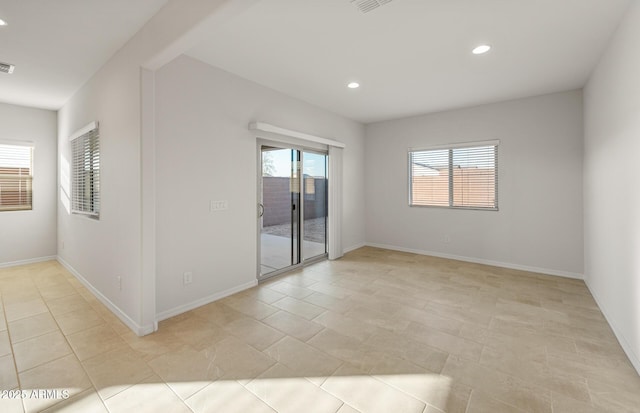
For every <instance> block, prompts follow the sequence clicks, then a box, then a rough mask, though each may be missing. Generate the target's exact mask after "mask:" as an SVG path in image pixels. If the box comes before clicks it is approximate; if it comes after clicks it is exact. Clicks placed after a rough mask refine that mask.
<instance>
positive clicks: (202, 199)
mask: <svg viewBox="0 0 640 413" xmlns="http://www.w3.org/2000/svg"><path fill="white" fill-rule="evenodd" d="M256 120H260V121H264V122H268V123H271V124H274V125H278V126H281V127H285V128H288V129H291V130H298V131H303V132H305V133H310V134H314V135H317V136H322V137H328V138H333V139H336V140H339V141H341V142H344V143H345V144H346V148H345V150H344V199H343V246H344V247H345V248H346V249H349V248H351V247H355V246H358V245H362V243H363V242H364V215H363V208H364V204H363V199H364V127H363V126H362V125H361V124H359V123H357V122H354V121H351V120H347V119H345V118H342V117H340V116H337V115H334V114H331V113H328V112H326V111H324V110H322V109H318V108H316V107H314V106H311V105H309V104H306V103H304V102H301V101H298V100H295V99H293V98H290V97H287V96H285V95H282V94H280V93H278V92H275V91H273V90H270V89H267V88H265V87H262V86H259V85H257V84H255V83H252V82H249V81H247V80H244V79H242V78H239V77H237V76H235V75H232V74H229V73H227V72H224V71H222V70H220V69H217V68H214V67H212V66H210V65H207V64H205V63H202V62H200V61H198V60H195V59H192V58H190V57H186V56H181V57H179V58H178V59H176V60H175V61H173V62H171V63H169V64H168V65H167V66H165V67H163V68H162V69H160V70H159V71H158V72H157V73H156V153H157V156H156V170H157V176H156V177H157V183H156V185H157V197H156V200H157V202H156V211H157V226H156V229H157V280H156V283H157V308H158V313H159V314H160V318H164V317H166V316H167V315H170V314H175V313H177V312H180V311H182V310H185V309H188V308H190V307H192V306H193V305H194V303H204V302H206V301H208V300H211V299H213V298H215V297H218V296H220V295H221V294H225V293H226V292H229V291H234V290H236V289H239V288H245V287H246V286H248V285H251V284H252V283H255V281H256V268H257V262H256V261H257V254H256V250H257V240H256V237H257V236H256V234H257V217H256V213H257V209H256V206H257V162H256V159H257V158H256V150H257V149H256V138H255V136H254V134H253V133H252V132H251V131H249V130H248V124H249V122H252V121H256ZM216 200H225V201H227V202H228V209H227V210H223V211H217V212H213V213H211V212H210V211H209V203H210V201H216ZM184 272H192V273H193V283H192V284H189V285H187V286H184V285H183V282H182V275H183V273H184Z"/></svg>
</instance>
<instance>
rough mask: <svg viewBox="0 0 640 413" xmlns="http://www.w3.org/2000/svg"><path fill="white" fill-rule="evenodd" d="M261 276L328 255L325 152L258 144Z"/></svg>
mask: <svg viewBox="0 0 640 413" xmlns="http://www.w3.org/2000/svg"><path fill="white" fill-rule="evenodd" d="M260 170H261V177H260V194H259V196H260V205H259V228H260V233H259V236H260V240H259V249H260V270H259V275H258V278H265V277H268V276H272V275H276V274H278V273H280V272H283V271H286V270H288V269H290V268H292V267H295V266H297V265H300V264H302V263H303V262H304V261H307V260H309V259H315V258H318V257H323V256H325V255H326V251H327V246H326V238H327V237H326V223H327V155H326V154H322V153H315V152H307V151H303V150H299V149H294V148H283V147H277V146H269V145H261V146H260Z"/></svg>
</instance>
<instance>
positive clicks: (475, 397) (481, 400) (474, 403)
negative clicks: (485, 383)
mask: <svg viewBox="0 0 640 413" xmlns="http://www.w3.org/2000/svg"><path fill="white" fill-rule="evenodd" d="M467 412H468V413H495V412H500V413H524V412H526V410H520V409H518V408H517V407H515V406H511V405H508V404H506V403H503V402H501V401H499V400H496V399H494V398H492V397H490V396H487V395H486V394H484V393H482V392H480V391H477V390H474V391H473V392H472V393H471V399H470V400H469V407H468V409H467Z"/></svg>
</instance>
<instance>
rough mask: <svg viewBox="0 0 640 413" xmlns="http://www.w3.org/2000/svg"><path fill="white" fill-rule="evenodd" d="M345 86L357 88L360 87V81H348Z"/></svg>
mask: <svg viewBox="0 0 640 413" xmlns="http://www.w3.org/2000/svg"><path fill="white" fill-rule="evenodd" d="M347 87H348V88H349V89H357V88H359V87H360V83H358V82H351V83H349V84H348V85H347Z"/></svg>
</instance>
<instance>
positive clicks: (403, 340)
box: [365, 329, 449, 373]
mask: <svg viewBox="0 0 640 413" xmlns="http://www.w3.org/2000/svg"><path fill="white" fill-rule="evenodd" d="M365 343H366V344H368V345H370V346H372V347H374V348H375V349H377V350H378V351H379V352H381V353H383V354H385V355H386V356H388V357H395V358H401V359H405V360H408V361H410V362H412V363H414V364H417V365H418V366H422V367H424V368H426V369H427V370H429V371H431V372H433V373H439V372H440V371H441V370H442V368H443V367H444V364H445V362H446V361H447V357H448V356H449V354H448V353H446V352H444V351H442V350H438V349H436V348H433V347H430V346H428V345H426V344H424V343H420V342H418V341H415V340H411V339H410V338H407V336H406V335H401V334H396V333H392V332H390V331H387V330H384V329H380V330H379V331H377V332H376V333H375V334H374V335H372V336H371V337H369V339H367V341H365Z"/></svg>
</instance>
